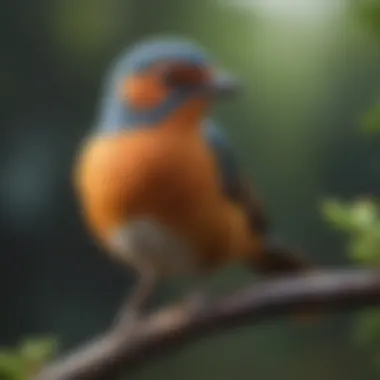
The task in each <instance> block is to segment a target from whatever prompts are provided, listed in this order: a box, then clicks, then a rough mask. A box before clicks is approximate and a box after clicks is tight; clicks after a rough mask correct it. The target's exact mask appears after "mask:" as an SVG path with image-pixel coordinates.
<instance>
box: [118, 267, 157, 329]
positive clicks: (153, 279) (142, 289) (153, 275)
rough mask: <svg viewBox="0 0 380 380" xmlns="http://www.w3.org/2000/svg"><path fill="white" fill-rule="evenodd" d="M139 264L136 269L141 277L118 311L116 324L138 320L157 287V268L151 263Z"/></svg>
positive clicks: (129, 323)
mask: <svg viewBox="0 0 380 380" xmlns="http://www.w3.org/2000/svg"><path fill="white" fill-rule="evenodd" d="M139 264H140V265H137V266H136V270H137V273H138V275H139V277H140V278H139V279H138V282H137V284H136V285H135V288H134V289H133V290H132V294H131V295H128V297H127V298H126V299H125V301H124V302H123V304H122V307H121V309H120V310H119V312H118V313H117V316H116V320H115V322H114V325H115V326H122V325H125V326H128V325H131V324H134V323H135V322H137V321H138V319H139V318H140V317H141V315H142V314H143V312H144V309H145V307H146V305H147V303H148V302H149V300H150V299H151V297H152V296H153V294H154V291H155V289H156V285H157V281H158V276H157V272H156V270H155V268H153V266H152V265H151V264H150V263H139Z"/></svg>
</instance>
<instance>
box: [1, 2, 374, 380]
mask: <svg viewBox="0 0 380 380" xmlns="http://www.w3.org/2000/svg"><path fill="white" fill-rule="evenodd" d="M267 3H268V4H269V5H268V4H266V5H265V2H263V1H254V0H245V1H242V0H240V1H238V0H231V1H230V2H229V1H228V0H192V1H189V0H160V1H155V2H154V1H153V0H149V1H148V0H129V1H128V0H65V1H58V0H49V1H47V0H35V1H30V0H19V1H17V2H16V1H10V0H9V1H2V2H1V3H0V21H1V22H0V40H1V47H2V52H1V53H2V54H1V59H0V84H1V85H0V99H1V106H0V107H1V108H0V109H1V112H0V289H1V290H0V300H1V306H0V307H1V309H0V345H13V344H15V343H17V342H18V341H20V340H21V339H23V338H25V337H28V336H43V335H50V334H54V335H57V336H58V337H59V338H60V341H61V347H62V349H63V350H66V349H69V348H71V347H73V346H74V345H75V344H78V343H79V342H82V341H84V340H86V339H88V338H89V337H90V336H92V335H93V334H96V333H98V332H100V331H102V330H104V329H105V328H106V327H107V326H108V325H109V323H110V322H111V320H112V316H113V315H114V314H115V312H116V310H117V306H118V304H119V303H120V301H121V299H122V297H123V296H124V293H125V291H126V286H128V284H131V282H132V280H133V274H132V273H130V272H126V271H125V270H124V269H122V268H119V267H118V266H117V265H116V264H114V263H113V262H111V261H110V260H109V259H108V258H107V257H106V256H105V255H103V253H102V252H100V251H99V250H97V249H96V247H95V246H94V245H93V243H92V242H91V239H90V237H89V236H88V235H87V234H86V231H85V229H84V226H83V224H82V221H81V219H80V217H79V215H78V210H77V207H76V204H75V200H74V198H73V194H72V189H71V183H70V180H71V179H70V176H71V167H72V163H73V158H74V155H75V152H76V150H77V148H78V145H79V143H80V139H81V138H82V137H83V136H84V135H85V134H86V133H87V131H89V130H90V128H91V126H92V124H93V122H94V120H95V116H96V109H97V104H98V98H99V89H100V85H101V83H102V80H103V74H104V71H105V70H106V68H107V67H108V65H109V63H110V61H111V60H112V59H113V57H114V56H115V54H116V53H118V52H119V51H120V49H122V48H124V47H125V46H127V45H128V44H130V43H133V42H135V41H136V40H138V39H141V38H143V37H146V36H150V35H152V34H156V33H160V34H162V33H165V34H166V33H169V34H181V35H185V36H186V35H187V36H190V37H192V38H195V39H196V40H198V41H199V42H200V43H201V44H203V45H204V46H206V47H207V48H208V49H210V50H211V51H212V52H213V53H214V55H215V56H216V57H217V59H218V60H219V61H220V62H221V63H223V65H224V66H226V67H227V68H228V69H230V70H231V71H232V72H234V73H236V74H238V75H239V76H240V77H241V78H242V79H243V81H244V83H245V85H246V92H245V94H244V96H243V97H241V98H240V99H238V100H236V101H234V102H231V103H228V104H224V105H223V106H222V105H221V106H219V107H217V109H216V110H215V111H216V112H215V114H216V117H217V119H218V120H220V121H221V123H222V124H223V125H224V128H225V130H226V132H227V133H228V135H229V136H230V138H231V140H232V141H233V143H234V144H235V146H236V148H237V153H238V155H239V156H240V160H241V163H242V166H243V167H244V170H246V172H247V173H248V175H249V176H250V178H251V179H252V183H254V184H255V186H256V188H257V192H258V193H259V194H260V197H261V199H262V202H263V204H264V205H265V207H266V209H267V211H268V214H269V216H270V218H271V220H272V222H273V231H274V232H275V233H276V234H277V235H278V236H279V237H280V238H281V239H283V240H284V241H286V242H288V243H290V244H293V245H296V246H298V247H300V248H302V249H303V250H304V251H305V252H307V253H306V254H307V255H308V257H309V258H310V259H311V260H313V261H315V262H317V263H319V264H321V265H324V266H326V267H332V266H337V265H341V264H343V263H344V264H346V263H347V262H346V261H347V259H346V253H345V251H344V245H343V241H342V240H341V239H339V238H338V237H337V235H336V234H335V233H333V232H332V231H331V230H330V229H329V227H328V226H326V225H325V223H324V221H323V219H322V217H321V214H320V204H321V201H322V200H323V199H324V198H326V197H329V196H339V197H341V198H343V199H350V198H351V197H354V196H356V195H358V194H373V195H377V191H376V190H377V188H378V187H379V185H380V177H379V170H380V161H379V160H380V156H379V154H378V149H379V148H378V146H379V145H378V144H376V141H374V140H373V139H368V138H366V136H364V135H363V134H362V133H361V131H360V128H359V125H360V119H361V117H362V115H363V114H364V113H365V112H366V111H367V110H368V109H370V108H371V107H372V105H373V104H374V103H375V102H376V101H377V99H378V97H379V90H380V75H379V74H380V45H379V41H380V39H379V38H377V37H376V33H373V31H374V29H375V32H376V28H370V27H369V26H373V24H372V18H371V17H367V18H365V20H364V22H363V20H362V19H360V17H358V16H360V15H359V13H358V12H357V10H356V9H353V8H351V7H349V6H348V4H347V3H346V2H344V1H342V2H339V1H338V0H336V1H334V0H329V1H326V0H324V1H322V0H307V1H306V0H305V1H303V2H302V1H301V2H300V1H295V0H293V1H291V0H286V1H285V0H283V1H282V3H286V4H285V5H286V6H284V5H281V4H279V3H281V1H280V2H279V0H277V2H276V1H275V0H267ZM276 3H278V4H277V6H276ZM301 3H302V4H301ZM270 4H272V5H270ZM273 4H274V5H273ZM219 280H220V282H221V283H223V285H225V286H227V287H228V286H229V285H231V286H233V285H234V284H235V283H236V282H238V281H240V280H247V276H246V274H245V273H244V272H242V271H240V270H239V268H231V269H230V270H227V271H225V272H224V273H223V274H221V275H220V276H219ZM177 285H178V286H180V284H173V283H169V284H165V286H163V288H162V290H161V292H160V294H159V296H158V298H157V302H159V301H162V300H163V299H165V298H166V299H167V298H168V295H170V294H171V295H173V293H176V289H178V287H177ZM354 322H355V314H345V315H331V316H327V317H326V318H325V319H324V320H323V321H321V322H320V323H318V324H313V325H310V326H299V325H297V324H295V323H292V322H291V321H289V320H281V319H280V320H276V321H273V322H270V323H269V322H268V323H267V324H261V325H259V326H253V327H249V328H237V329H235V330H233V331H230V332H227V333H223V334H221V335H220V336H218V337H214V338H211V339H207V340H202V341H200V342H197V343H194V344H190V345H189V346H187V347H185V348H181V349H179V350H178V351H177V352H176V353H174V354H172V355H171V356H170V357H168V358H165V359H160V361H158V362H154V363H149V364H147V365H146V366H145V367H144V368H143V369H142V370H141V371H140V372H139V373H136V374H135V375H133V376H132V377H130V378H134V379H151V378H155V379H167V378H174V379H176V378H179V379H184V380H187V379H194V378H197V379H200V380H202V379H204V380H206V379H207V380H208V379H219V380H224V379H231V378H236V379H243V378H246V377H249V378H256V379H268V380H274V379H281V380H286V379H294V380H298V379H300V380H301V379H305V378H307V379H310V380H314V379H315V380H317V379H318V380H319V379H337V380H340V379H342V380H343V379H344V380H350V379H355V380H356V379H363V380H369V379H375V378H376V376H375V372H374V368H373V366H372V362H371V360H370V359H369V354H368V352H366V351H365V350H362V349H360V348H359V347H357V346H356V345H355V342H354V341H353V338H352V326H353V323H354Z"/></svg>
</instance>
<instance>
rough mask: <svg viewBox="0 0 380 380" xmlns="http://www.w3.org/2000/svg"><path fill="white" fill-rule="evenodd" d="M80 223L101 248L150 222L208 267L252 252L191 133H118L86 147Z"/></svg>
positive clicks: (207, 155) (239, 218)
mask: <svg viewBox="0 0 380 380" xmlns="http://www.w3.org/2000/svg"><path fill="white" fill-rule="evenodd" d="M75 184H76V189H77V192H78V196H79V199H80V202H81V205H82V208H83V212H84V216H85V218H86V220H87V222H88V224H89V226H90V228H91V229H92V231H93V233H94V234H95V236H96V237H97V238H98V239H100V241H101V242H103V243H104V244H105V245H107V237H108V236H109V234H110V233H111V232H112V231H113V230H114V229H115V228H117V227H120V226H122V225H124V224H125V223H128V221H131V220H134V219H136V218H138V217H141V216H143V217H146V216H149V217H153V218H154V219H155V220H157V221H158V222H160V223H163V224H164V225H165V226H167V227H169V228H171V229H172V230H173V232H174V233H176V234H178V235H179V236H180V237H182V238H183V239H185V240H186V241H187V242H188V243H189V244H190V245H192V246H193V247H194V248H195V249H196V251H197V252H199V258H198V259H199V261H202V262H203V264H204V265H214V264H215V262H220V261H223V260H224V259H225V258H227V256H228V255H230V251H231V246H234V248H232V249H233V250H235V251H237V252H241V254H243V251H244V252H245V251H247V250H248V249H250V247H249V248H248V246H250V244H252V241H251V236H250V234H249V231H248V227H247V223H246V220H245V215H244V213H243V212H242V210H239V209H238V208H237V207H236V206H235V205H232V204H230V203H229V202H228V201H227V200H226V199H225V197H224V195H223V194H222V191H221V185H220V178H219V174H218V170H217V167H216V164H215V161H214V157H213V156H212V154H211V152H210V151H209V149H208V146H207V145H206V143H205V142H204V141H203V139H202V138H201V136H200V134H198V133H197V132H196V131H187V132H186V135H185V136H184V132H183V131H181V133H178V134H176V133H173V132H171V133H170V134H169V133H167V132H166V131H164V130H160V129H155V130H145V131H138V132H136V131H133V132H125V133H124V134H122V135H118V136H112V137H102V138H100V137H98V138H94V139H90V140H89V141H87V143H86V144H85V146H84V148H83V151H82V154H81V156H80V158H79V160H78V165H77V168H76V172H75Z"/></svg>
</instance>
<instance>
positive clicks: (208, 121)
mask: <svg viewBox="0 0 380 380" xmlns="http://www.w3.org/2000/svg"><path fill="white" fill-rule="evenodd" d="M241 89H242V84H241V82H240V81H239V80H238V79H237V78H236V77H235V76H233V75H232V74H231V73H229V72H227V70H226V69H224V68H223V67H222V66H221V65H219V64H218V63H216V61H215V59H214V57H213V56H212V55H211V54H210V53H209V52H208V51H207V50H206V49H205V48H204V47H203V46H201V45H200V44H199V43H197V42H195V41H193V40H191V39H188V38H185V37H181V36H160V37H151V38H147V39H145V40H143V41H139V42H138V43H136V44H135V45H133V46H132V47H128V48H127V49H126V50H124V51H122V52H121V53H120V54H119V55H118V56H117V57H116V59H115V61H114V62H113V63H112V65H111V68H110V70H109V73H108V75H107V76H106V80H105V87H104V89H103V93H102V98H101V101H100V105H99V116H98V120H97V123H95V126H94V128H93V129H92V130H91V131H90V132H89V133H88V134H87V135H86V137H85V139H84V141H83V142H82V143H81V145H80V149H79V152H78V156H77V158H76V161H75V165H74V173H73V178H74V179H73V182H74V188H75V191H76V196H77V199H78V203H79V207H80V209H81V214H82V216H83V219H84V222H85V224H86V225H87V227H88V229H89V231H90V233H91V234H92V236H93V237H94V240H95V241H96V242H97V243H98V244H99V245H100V246H101V247H102V248H103V250H104V251H105V252H106V253H108V254H109V255H110V256H112V257H113V258H114V259H115V260H117V261H118V262H119V263H120V264H121V265H125V266H128V267H129V268H132V269H133V270H134V271H135V272H136V274H137V275H138V281H137V285H136V289H135V290H134V291H133V292H132V295H131V296H130V297H129V308H130V310H134V311H135V312H137V313H141V312H142V310H143V309H144V306H145V305H146V302H147V299H149V297H150V296H151V294H152V292H153V291H154V289H155V287H156V286H157V284H158V283H159V281H160V280H162V279H164V278H168V277H175V276H185V275H190V276H192V275H194V276H208V275H209V274H210V273H214V272H215V271H217V270H218V269H220V268H222V267H225V266H226V265H229V264H232V263H234V262H241V263H244V264H246V265H247V266H248V267H249V268H252V269H253V270H255V271H257V272H258V273H262V274H266V275H289V274H294V273H299V272H304V271H308V270H310V265H309V263H308V262H307V261H306V260H305V259H304V258H303V257H301V256H300V255H297V254H294V252H293V251H292V250H289V249H286V248H283V247H281V246H278V245H276V244H272V243H271V242H270V238H269V236H270V226H269V222H268V220H267V217H266V214H265V212H264V211H263V209H262V206H261V204H260V202H259V200H258V198H257V195H256V194H255V191H254V189H253V186H252V185H251V184H250V181H249V180H248V179H247V178H246V176H245V175H244V173H243V171H242V169H241V166H240V163H239V160H238V158H237V155H236V151H235V149H234V148H233V146H232V144H231V143H230V141H229V139H228V137H227V135H226V133H225V132H224V130H223V128H221V126H220V124H219V123H217V122H216V121H215V120H214V119H213V118H212V106H213V104H214V103H216V102H219V101H222V100H223V99H224V100H226V99H230V98H233V97H234V96H236V95H237V94H239V93H240V91H241ZM131 305H132V306H131Z"/></svg>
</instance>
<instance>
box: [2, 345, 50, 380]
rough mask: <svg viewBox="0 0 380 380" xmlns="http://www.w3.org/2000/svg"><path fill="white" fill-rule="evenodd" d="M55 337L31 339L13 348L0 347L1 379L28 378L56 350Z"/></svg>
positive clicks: (19, 379)
mask: <svg viewBox="0 0 380 380" xmlns="http://www.w3.org/2000/svg"><path fill="white" fill-rule="evenodd" d="M56 347H57V346H56V341H55V340H54V339H30V340H26V341H24V342H23V343H21V344H20V345H19V346H18V347H16V348H13V349H5V348H0V379H1V380H26V379H28V378H30V376H32V375H33V374H34V373H36V372H38V371H39V369H40V368H41V367H42V366H43V364H44V363H45V362H46V361H47V360H48V359H50V358H51V357H52V355H53V354H54V353H55V351H56Z"/></svg>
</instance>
